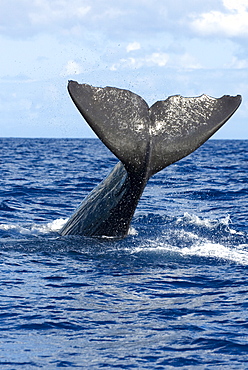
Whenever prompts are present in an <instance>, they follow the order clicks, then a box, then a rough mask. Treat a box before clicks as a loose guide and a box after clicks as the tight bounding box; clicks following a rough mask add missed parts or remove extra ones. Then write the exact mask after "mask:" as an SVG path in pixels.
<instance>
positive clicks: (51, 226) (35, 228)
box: [0, 218, 68, 235]
mask: <svg viewBox="0 0 248 370" xmlns="http://www.w3.org/2000/svg"><path fill="white" fill-rule="evenodd" d="M67 220H68V219H64V218H58V219H57V220H54V221H52V222H48V223H46V224H39V225H38V224H31V225H26V226H25V227H24V226H21V225H19V224H0V230H4V231H9V230H11V231H15V232H17V233H18V234H22V235H23V234H25V235H37V234H49V233H51V232H57V231H59V230H60V229H61V228H62V226H63V225H64V224H65V223H66V222H67Z"/></svg>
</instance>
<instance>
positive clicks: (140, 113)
mask: <svg viewBox="0 0 248 370" xmlns="http://www.w3.org/2000/svg"><path fill="white" fill-rule="evenodd" d="M68 90H69V93H70V96H71V98H72V100H73V101H74V103H75V105H76V106H77V108H78V110H79V111H80V113H81V114H82V115H83V117H84V118H85V120H86V121H87V123H88V124H89V125H90V127H91V128H92V129H93V131H94V132H95V133H96V135H97V136H98V137H99V138H100V139H101V140H102V142H103V143H104V144H105V145H106V146H107V147H108V148H109V149H110V150H111V151H112V152H113V153H114V154H115V155H116V156H117V157H118V158H119V159H120V160H121V162H122V163H123V165H124V166H125V168H126V170H127V171H128V172H133V171H138V172H140V170H141V169H142V170H144V169H145V171H146V173H147V177H148V178H149V177H150V176H152V175H153V174H155V173H156V172H158V171H160V170H162V169H163V168H165V167H166V166H168V165H170V164H172V163H174V162H176V161H178V160H179V159H181V158H183V157H185V156H187V155H188V154H190V153H192V152H193V151H194V150H196V149H197V148H198V147H199V146H201V145H202V144H203V143H204V142H205V141H206V140H207V139H209V137H211V136H212V135H213V134H214V133H215V132H216V131H217V130H218V129H219V128H220V127H221V126H222V125H223V124H224V123H225V122H226V121H227V120H228V119H229V118H230V117H231V116H232V115H233V113H234V112H235V111H236V110H237V108H238V107H239V105H240V103H241V96H240V95H237V96H235V97H233V96H229V95H224V96H223V97H221V98H219V99H216V98H212V97H210V96H207V95H201V96H199V97H193V98H185V97H182V96H180V95H175V96H171V97H169V98H168V99H166V100H163V101H158V102H156V103H155V104H153V105H152V106H151V107H150V108H149V107H148V105H147V103H146V102H145V101H144V99H142V98H141V97H140V96H139V95H136V94H134V93H132V92H131V91H129V90H123V89H118V88H115V87H105V88H100V87H93V86H90V85H87V84H78V83H77V82H75V81H69V84H68Z"/></svg>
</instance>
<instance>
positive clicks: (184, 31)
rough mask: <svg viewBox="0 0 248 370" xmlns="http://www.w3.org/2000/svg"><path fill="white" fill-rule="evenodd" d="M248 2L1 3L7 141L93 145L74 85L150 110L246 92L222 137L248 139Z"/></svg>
mask: <svg viewBox="0 0 248 370" xmlns="http://www.w3.org/2000/svg"><path fill="white" fill-rule="evenodd" d="M247 25H248V0H207V1H200V0H166V1H165V0H125V1H124V0H118V1H116V0H115V1H114V0H70V1H67V0H0V47H1V51H2V52H1V58H0V86H1V89H0V136H2V137H93V136H94V135H93V133H92V132H91V130H90V128H88V126H87V124H86V123H85V122H84V120H83V119H82V118H81V116H80V114H79V113H78V112H77V110H76V108H75V107H74V105H73V103H72V101H71V99H70V97H69V95H68V93H67V81H68V80H76V81H78V82H81V83H89V84H91V85H95V86H102V87H104V86H116V87H121V88H126V89H129V90H132V91H133V92H136V93H137V94H139V95H141V96H142V97H143V98H144V99H145V100H146V101H147V102H148V104H150V105H151V104H152V103H154V102H155V101H156V100H163V99H166V98H167V97H168V96H170V95H175V94H180V95H183V96H198V95H201V94H203V93H205V94H208V95H211V96H214V97H220V96H222V95H225V94H227V95H236V94H241V95H242V97H243V102H242V105H241V107H240V108H239V110H238V111H237V112H236V113H235V115H234V116H233V117H232V118H231V119H230V121H228V122H227V123H226V124H225V126H224V127H223V128H222V129H221V130H220V131H219V132H218V133H217V134H215V136H214V138H216V139H248V26H247Z"/></svg>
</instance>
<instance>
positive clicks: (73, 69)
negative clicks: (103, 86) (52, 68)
mask: <svg viewBox="0 0 248 370" xmlns="http://www.w3.org/2000/svg"><path fill="white" fill-rule="evenodd" d="M80 73H82V68H81V66H80V64H79V63H77V62H75V60H69V61H68V63H67V64H66V66H65V68H64V70H63V72H62V73H61V75H62V76H64V77H66V76H71V75H79V74H80Z"/></svg>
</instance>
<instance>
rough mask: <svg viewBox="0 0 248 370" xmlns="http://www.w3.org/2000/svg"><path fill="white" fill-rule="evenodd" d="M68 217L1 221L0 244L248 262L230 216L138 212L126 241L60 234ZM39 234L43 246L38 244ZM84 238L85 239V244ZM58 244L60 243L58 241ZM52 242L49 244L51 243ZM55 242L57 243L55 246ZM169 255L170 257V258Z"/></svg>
mask: <svg viewBox="0 0 248 370" xmlns="http://www.w3.org/2000/svg"><path fill="white" fill-rule="evenodd" d="M65 222H67V219H64V218H58V219H56V220H54V221H52V222H48V223H44V224H35V223H32V224H25V225H23V224H21V223H16V224H12V223H11V224H0V242H1V243H0V245H2V246H6V245H7V244H8V240H9V241H10V240H11V245H12V246H13V247H14V246H15V245H16V246H17V245H18V241H20V240H22V246H23V241H24V242H25V245H26V246H27V243H28V244H29V249H32V251H33V250H35V246H37V250H38V249H39V247H41V246H43V245H44V246H45V248H46V250H51V249H52V248H54V250H55V251H57V252H58V251H59V250H60V248H61V249H62V250H61V251H71V250H77V251H79V252H85V251H86V250H87V251H88V252H90V250H91V248H92V250H94V251H96V248H95V247H96V246H98V247H99V245H100V246H101V252H102V250H105V251H107V252H109V251H112V252H113V251H114V250H118V251H120V250H121V249H123V251H124V250H125V251H126V252H127V251H128V253H130V254H132V255H134V254H141V253H142V254H144V253H148V254H151V253H155V254H156V255H157V254H158V253H159V254H160V255H162V254H166V256H165V258H171V256H173V258H189V257H191V258H192V257H198V258H199V257H200V258H208V259H211V260H213V259H214V260H215V261H216V260H217V261H229V262H235V263H237V264H241V265H244V266H247V265H248V236H247V235H246V234H245V233H244V232H241V231H237V230H235V229H234V228H232V227H231V226H230V225H231V218H230V216H229V215H227V216H226V217H225V218H221V219H219V220H218V219H210V218H200V217H199V216H197V215H194V214H189V213H185V214H184V215H183V216H180V217H169V216H161V215H156V214H145V215H139V216H136V217H135V218H134V222H133V226H132V227H131V228H130V230H129V235H128V237H127V238H126V239H125V240H124V241H118V240H117V241H116V240H109V239H107V238H102V239H101V240H99V239H98V240H96V239H92V240H89V239H90V238H85V237H78V236H75V237H67V236H65V237H61V236H59V235H58V231H59V230H60V229H61V228H62V226H63V225H64V224H65ZM37 237H38V238H39V240H40V243H41V244H40V245H39V246H38V245H37ZM82 240H83V241H84V242H83V243H82ZM56 243H57V244H56ZM49 244H50V247H49V246H48V245H49ZM55 244H56V245H55ZM169 256H170V257H169Z"/></svg>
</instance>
